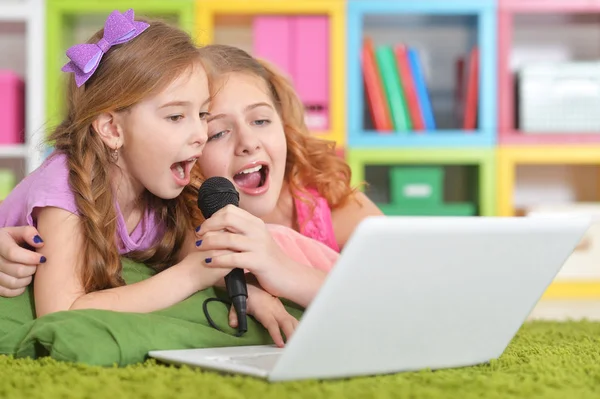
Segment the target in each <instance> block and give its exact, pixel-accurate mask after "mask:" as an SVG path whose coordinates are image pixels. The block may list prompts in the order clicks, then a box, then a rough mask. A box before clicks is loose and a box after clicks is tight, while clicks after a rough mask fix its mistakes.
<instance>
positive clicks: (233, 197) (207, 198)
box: [198, 176, 248, 336]
mask: <svg viewBox="0 0 600 399" xmlns="http://www.w3.org/2000/svg"><path fill="white" fill-rule="evenodd" d="M239 203H240V195H239V193H238V192H237V190H236V189H235V187H234V186H233V183H232V182H230V181H229V180H228V179H226V178H224V177H220V176H215V177H211V178H209V179H207V180H206V181H205V182H204V183H202V185H201V186H200V189H199V190H198V208H199V209H200V212H202V215H203V216H204V218H205V219H208V218H210V217H211V216H212V215H213V214H214V213H215V212H217V211H218V210H219V209H221V208H223V207H225V206H227V205H229V204H231V205H235V206H239ZM225 287H226V288H227V294H228V295H229V298H230V299H231V303H232V304H233V307H234V309H235V313H236V314H237V319H238V336H239V335H242V334H244V333H245V332H246V331H247V330H248V324H247V320H246V306H247V305H246V302H247V300H248V288H247V285H246V277H245V275H244V270H243V269H240V268H235V269H233V270H232V271H231V272H229V274H227V276H225Z"/></svg>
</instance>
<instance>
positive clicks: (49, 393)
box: [0, 321, 600, 399]
mask: <svg viewBox="0 0 600 399" xmlns="http://www.w3.org/2000/svg"><path fill="white" fill-rule="evenodd" d="M91 397H106V398H110V399H120V398H129V397H139V398H178V399H180V398H181V399H184V398H193V399H198V398H211V399H220V398H231V399H240V398H243V397H260V398H264V399H267V398H277V399H279V398H293V397H307V398H370V397H373V398H383V399H386V398H397V397H406V398H440V399H441V398H461V399H468V398H477V399H480V398H484V397H485V398H486V399H487V398H557V399H558V398H560V399H565V398H577V399H584V398H594V399H597V398H599V397H600V323H591V322H586V321H583V322H569V323H553V322H534V323H527V324H525V325H524V326H523V328H522V329H521V330H520V331H519V333H518V334H517V336H516V337H515V338H514V339H513V341H512V342H511V344H510V345H509V347H508V348H507V350H506V352H505V353H504V355H503V356H502V357H501V358H500V359H498V360H495V361H492V362H491V363H490V364H486V365H481V366H476V367H469V368H463V369H454V370H440V371H434V372H432V371H422V372H415V373H400V374H396V375H389V376H378V377H365V378H354V379H350V380H341V381H326V382H317V381H303V382H292V383H275V384H269V383H267V382H264V381H261V380H257V379H253V378H249V377H241V376H226V375H220V374H217V373H213V372H206V371H201V370H198V369H192V368H187V367H183V368H176V367H173V366H163V365H160V364H157V363H155V362H154V361H152V360H149V361H147V362H146V363H144V364H140V365H136V366H129V367H125V368H116V367H115V368H101V367H90V366H84V365H75V364H68V363H60V362H56V361H54V360H51V359H46V358H45V359H41V360H37V361H33V360H30V359H18V360H15V359H11V358H8V357H2V356H0V398H11V399H12V398H14V399H17V398H28V399H31V398H44V399H54V398H91Z"/></svg>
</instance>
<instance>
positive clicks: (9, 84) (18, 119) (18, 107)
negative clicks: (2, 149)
mask: <svg viewBox="0 0 600 399" xmlns="http://www.w3.org/2000/svg"><path fill="white" fill-rule="evenodd" d="M24 129H25V83H24V82H23V79H22V78H21V77H20V76H18V75H17V74H16V73H14V72H12V71H7V70H0V144H17V143H23V142H24V137H25V133H24Z"/></svg>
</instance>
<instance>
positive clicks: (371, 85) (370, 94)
mask: <svg viewBox="0 0 600 399" xmlns="http://www.w3.org/2000/svg"><path fill="white" fill-rule="evenodd" d="M361 64H362V71H363V78H364V82H365V93H366V100H367V103H368V104H367V106H368V107H369V111H370V113H371V118H372V120H373V124H374V125H375V130H377V131H380V132H391V131H392V130H394V129H393V127H392V118H391V117H390V110H389V108H388V103H387V101H386V98H385V94H384V91H383V83H382V81H381V76H380V75H379V72H378V69H377V61H376V60H375V46H374V45H373V41H372V40H371V39H370V38H365V39H364V42H363V48H362V57H361Z"/></svg>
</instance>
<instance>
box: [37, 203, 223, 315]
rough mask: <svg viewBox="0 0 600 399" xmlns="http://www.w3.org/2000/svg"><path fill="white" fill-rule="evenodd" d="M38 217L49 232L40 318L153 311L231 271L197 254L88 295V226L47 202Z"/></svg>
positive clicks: (39, 283) (41, 272)
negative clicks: (84, 277) (206, 263)
mask: <svg viewBox="0 0 600 399" xmlns="http://www.w3.org/2000/svg"><path fill="white" fill-rule="evenodd" d="M37 220H38V231H39V232H40V234H41V235H42V236H44V237H46V240H45V245H44V247H43V248H41V249H40V250H39V252H40V253H41V254H42V255H44V256H45V257H46V259H47V261H46V264H45V265H44V267H43V268H40V269H39V270H38V271H37V274H36V278H35V282H34V296H35V306H36V312H37V316H38V317H39V316H42V315H45V314H48V313H52V312H58V311H62V310H71V309H105V310H114V311H121V312H151V311H155V310H159V309H163V308H166V307H169V306H171V305H173V304H175V303H177V302H180V301H182V300H184V299H185V298H187V297H189V296H190V295H192V294H194V293H195V292H196V291H198V290H200V289H203V288H205V287H207V286H210V285H212V279H214V278H216V277H218V276H220V275H221V274H225V273H226V272H227V270H224V271H222V272H221V273H214V272H213V271H209V269H207V268H204V267H202V259H203V258H202V257H200V256H198V254H195V257H194V256H190V257H187V258H185V259H184V260H183V261H182V262H180V263H178V264H176V265H175V266H173V267H171V268H169V269H167V270H165V271H163V272H161V273H158V274H157V275H155V276H153V277H151V278H149V279H147V280H144V281H141V282H139V283H136V284H131V285H126V286H123V287H117V288H111V289H106V290H102V291H97V292H92V293H88V294H86V293H85V292H84V289H83V284H82V283H81V278H80V270H81V267H82V265H81V258H80V257H79V256H78V255H79V254H80V253H81V250H82V244H83V230H82V227H81V223H80V219H79V217H77V216H75V215H73V214H72V213H70V212H68V211H65V210H63V209H59V208H52V207H48V208H42V209H41V210H40V211H39V214H38V218H37ZM220 278H222V276H221V277H220Z"/></svg>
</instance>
